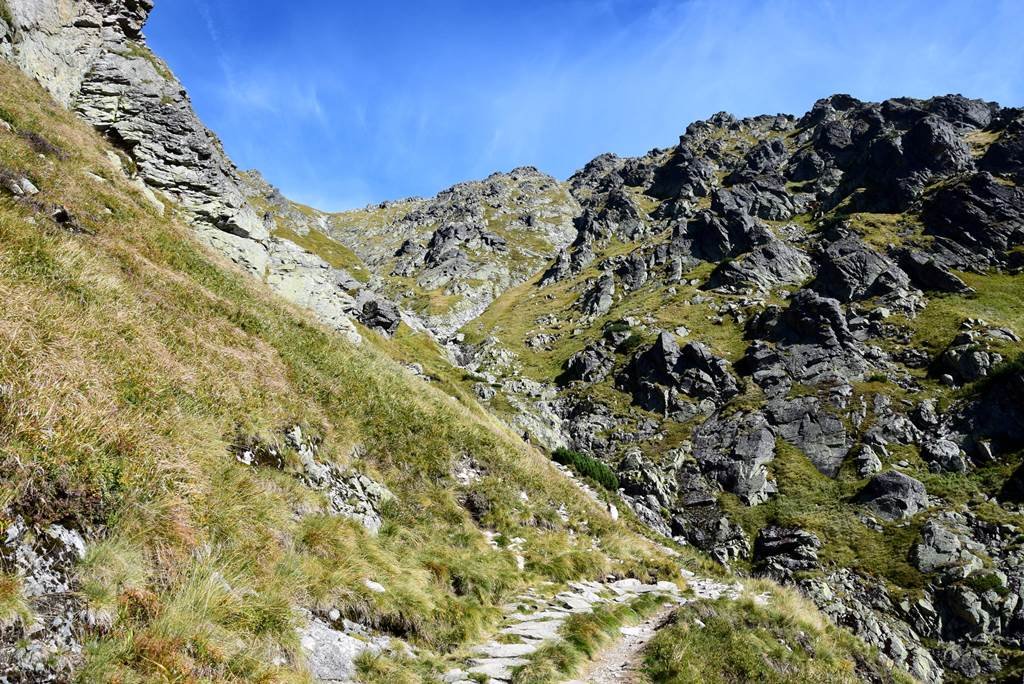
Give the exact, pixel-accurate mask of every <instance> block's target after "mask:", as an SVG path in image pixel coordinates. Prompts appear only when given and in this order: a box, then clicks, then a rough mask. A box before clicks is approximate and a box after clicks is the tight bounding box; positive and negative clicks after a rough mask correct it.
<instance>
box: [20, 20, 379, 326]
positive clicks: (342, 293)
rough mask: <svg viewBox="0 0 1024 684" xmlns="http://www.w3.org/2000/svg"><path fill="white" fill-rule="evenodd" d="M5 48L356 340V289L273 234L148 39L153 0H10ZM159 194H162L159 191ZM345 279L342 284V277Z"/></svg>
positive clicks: (271, 277)
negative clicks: (146, 31)
mask: <svg viewBox="0 0 1024 684" xmlns="http://www.w3.org/2000/svg"><path fill="white" fill-rule="evenodd" d="M7 6H8V8H9V15H10V16H9V18H10V19H11V24H10V25H7V22H6V21H2V24H3V27H0V28H4V30H3V32H2V33H0V35H2V40H0V54H3V55H4V56H5V57H6V58H7V59H9V60H10V61H12V62H14V63H15V64H17V65H18V66H19V67H20V68H21V69H22V70H23V71H25V73H27V74H28V75H30V76H32V77H33V78H35V79H36V80H38V81H39V83H40V84H42V85H43V86H44V87H45V88H46V89H47V90H48V91H49V92H50V93H51V94H52V95H53V96H54V98H55V99H56V100H57V101H58V102H60V103H61V104H63V105H65V106H66V107H68V108H70V109H72V110H74V111H75V112H77V113H78V114H79V115H80V116H81V117H82V118H83V119H85V120H86V121H87V122H89V123H90V124H92V125H93V126H95V127H96V128H97V129H98V130H100V131H102V132H103V133H104V134H105V135H106V136H107V137H108V138H109V139H110V140H111V141H112V142H113V143H114V144H115V145H116V146H117V147H118V148H119V149H121V150H123V151H124V153H125V154H126V155H127V157H128V158H129V159H130V167H131V168H130V170H129V173H131V174H133V175H135V176H136V177H137V179H138V181H139V183H140V185H141V186H143V187H144V188H145V189H146V191H147V192H148V193H152V192H155V193H163V194H166V195H167V196H168V197H170V198H172V199H173V200H174V201H175V202H176V203H177V204H178V205H179V206H180V207H181V208H182V209H183V210H185V212H187V215H188V219H189V221H190V222H191V223H192V224H193V225H194V227H195V230H196V232H197V234H198V236H199V237H200V239H201V240H202V241H203V242H205V243H206V244H208V245H210V246H211V247H213V248H214V249H215V250H217V251H218V252H220V253H221V254H223V255H224V256H226V257H227V258H229V259H230V260H231V261H233V262H235V263H236V264H238V265H239V266H240V267H241V268H243V269H245V270H246V271H248V272H249V273H251V274H253V275H254V276H256V277H258V278H261V279H264V280H265V281H266V282H267V283H268V285H270V286H271V287H272V288H274V289H275V290H276V291H278V292H279V293H280V294H282V295H283V296H285V297H286V298H288V299H290V300H292V301H294V302H295V303H297V304H300V305H302V306H305V307H307V308H310V309H311V310H313V312H314V313H315V314H316V315H317V316H318V317H319V318H320V319H321V320H322V321H324V322H325V323H327V324H328V325H331V326H332V327H334V328H335V329H337V330H339V331H342V332H344V333H345V334H346V335H348V336H349V337H350V338H351V339H358V337H359V334H358V333H357V332H356V330H355V328H354V327H353V325H352V323H351V319H352V317H353V316H355V315H357V314H358V310H357V302H356V296H357V295H358V289H359V288H355V289H351V288H350V289H346V288H345V286H344V285H345V284H346V283H348V282H349V280H350V279H346V278H344V277H343V274H339V273H336V271H335V269H333V268H332V267H331V265H330V264H328V263H327V262H325V261H324V260H323V259H320V258H318V257H316V256H314V255H312V254H309V253H308V252H306V251H304V250H302V249H299V248H297V247H296V246H295V245H294V244H292V243H290V242H287V241H282V240H276V239H274V238H272V237H271V227H272V226H273V223H274V219H273V218H272V217H271V216H269V215H267V214H265V213H261V212H260V211H258V210H257V209H256V208H255V207H254V206H253V204H252V203H251V202H250V201H249V199H248V197H247V193H248V192H251V190H250V188H249V187H248V185H247V183H246V180H245V179H244V178H243V177H242V175H241V174H240V172H239V171H238V169H237V168H236V167H235V165H234V164H233V163H232V162H231V160H230V159H229V158H228V157H227V156H226V155H225V154H224V151H223V148H222V147H221V144H220V141H219V140H218V139H217V137H216V135H214V134H213V133H212V132H211V131H210V130H209V129H207V128H206V127H205V126H204V125H203V123H202V122H201V121H200V120H199V118H198V117H197V116H196V114H195V111H194V110H193V108H192V104H191V102H190V101H189V98H188V94H187V93H186V92H185V89H184V88H183V87H182V85H181V83H180V82H179V81H178V80H177V79H176V78H175V77H174V75H173V74H172V73H171V71H170V69H168V68H167V66H166V65H165V64H164V63H163V62H161V61H160V60H159V58H157V57H156V56H155V55H153V53H152V52H150V50H149V48H148V47H146V44H145V38H144V36H143V35H142V27H143V26H144V24H145V22H146V19H147V18H148V16H149V12H150V11H151V10H152V8H153V3H152V2H150V1H149V0H138V1H137V0H110V1H104V0H89V1H86V0H75V1H68V0H10V1H9V2H8V3H7ZM152 201H154V202H157V203H159V201H160V200H159V197H158V196H157V195H152ZM339 283H342V284H341V285H339Z"/></svg>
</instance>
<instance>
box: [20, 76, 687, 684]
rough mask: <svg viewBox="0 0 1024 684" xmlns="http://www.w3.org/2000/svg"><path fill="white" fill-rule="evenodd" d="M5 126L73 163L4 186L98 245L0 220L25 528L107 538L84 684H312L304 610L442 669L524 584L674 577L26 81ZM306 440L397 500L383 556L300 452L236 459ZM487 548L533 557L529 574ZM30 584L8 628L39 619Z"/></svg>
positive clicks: (551, 476) (92, 585)
mask: <svg viewBox="0 0 1024 684" xmlns="http://www.w3.org/2000/svg"><path fill="white" fill-rule="evenodd" d="M0 108H2V111H0V115H2V116H3V117H4V119H5V120H7V121H9V122H10V123H12V124H13V125H14V126H15V127H16V128H17V129H18V130H19V131H31V132H35V133H38V134H39V135H41V136H43V137H44V138H46V139H47V140H49V141H51V142H52V143H54V144H55V145H56V146H57V147H59V148H60V149H61V150H63V151H64V152H65V155H63V156H56V155H48V156H44V157H40V155H39V154H37V153H36V151H34V150H32V149H31V147H30V146H29V145H28V144H27V143H26V141H25V140H24V139H23V138H21V137H19V136H18V135H13V134H5V133H0V166H2V167H3V168H5V169H10V170H14V171H17V172H18V173H24V174H27V175H28V176H29V177H30V178H32V180H33V182H34V183H35V184H36V185H37V186H38V187H39V188H41V190H42V193H41V194H40V195H39V196H38V197H37V198H35V201H37V202H38V203H39V204H40V205H57V204H60V205H63V206H66V207H67V209H68V211H69V212H70V213H71V214H72V215H73V216H74V217H75V218H76V220H77V221H78V222H79V223H80V224H81V225H82V226H83V228H85V229H86V230H88V232H89V234H88V235H72V234H69V233H67V232H65V231H63V230H61V229H59V228H58V227H57V226H56V225H54V224H53V223H52V222H51V221H50V220H49V219H48V218H47V212H46V211H41V210H39V208H38V207H35V206H33V205H30V204H24V203H16V202H14V201H12V200H10V199H9V198H3V199H0V299H2V300H3V301H4V302H5V306H4V307H3V309H2V311H0V349H2V350H3V353H2V354H0V386H2V387H3V393H2V397H0V443H3V444H4V445H5V454H4V456H5V457H4V459H3V460H2V463H0V470H2V475H3V479H2V485H0V503H2V504H3V506H2V509H3V510H4V511H5V512H6V513H5V514H6V515H7V516H8V519H6V520H5V521H4V522H3V527H4V528H6V525H7V524H8V523H9V522H11V519H12V518H13V517H14V516H21V517H23V518H26V519H28V520H29V521H32V522H35V523H37V524H40V525H45V524H48V523H50V522H61V523H62V524H65V525H69V526H72V527H76V528H80V529H84V530H93V531H94V532H93V534H94V535H95V536H94V537H93V538H92V539H91V540H90V541H91V543H90V547H89V551H88V555H87V558H86V560H85V562H84V563H83V565H82V567H81V570H80V574H79V578H78V581H79V585H80V587H81V591H80V594H81V598H82V600H83V602H84V608H85V609H86V610H87V612H88V614H89V615H90V616H91V619H92V622H93V624H95V625H96V628H95V629H94V630H92V631H91V632H90V633H89V634H88V635H87V642H88V643H87V648H86V653H85V659H84V663H83V664H82V669H81V671H80V677H81V678H82V679H83V681H114V680H118V681H125V682H131V681H142V680H149V679H154V678H163V679H174V680H191V679H204V680H209V681H228V680H235V681H237V680H244V681H304V679H305V675H304V674H303V665H302V657H301V654H300V652H299V648H298V642H297V638H296V627H297V626H298V623H299V621H300V618H299V617H298V615H297V614H296V610H295V609H296V607H298V606H308V607H312V608H328V607H336V608H338V609H339V610H340V611H341V612H342V613H343V614H344V615H346V616H349V617H352V618H354V619H360V620H362V621H364V622H366V623H368V624H371V625H373V626H376V627H378V628H379V629H382V630H385V631H388V632H390V633H392V634H396V635H401V636H404V637H406V638H407V639H408V640H410V641H411V642H412V643H414V644H416V645H417V646H419V647H421V648H422V649H423V650H424V652H426V653H428V654H429V653H437V654H444V653H447V652H449V651H452V650H454V649H457V648H459V647H460V646H461V645H463V644H466V643H468V642H471V641H472V640H473V639H475V638H477V637H478V636H479V635H480V634H483V633H484V632H485V631H487V630H489V629H491V628H492V627H493V626H494V624H495V623H496V620H497V619H498V610H497V608H496V606H497V605H499V604H500V603H501V601H502V599H503V598H504V597H505V596H507V595H509V594H511V592H513V591H515V590H516V589H517V588H519V587H521V586H523V585H525V584H528V583H532V582H537V581H541V580H550V581H555V582H561V581H565V580H568V579H574V578H580V577H599V576H602V575H604V574H605V573H607V572H616V573H618V574H622V575H634V576H638V577H640V578H642V579H648V580H649V579H655V578H659V577H665V578H668V577H669V576H670V575H674V574H675V573H676V571H675V568H674V566H673V565H672V563H670V562H669V561H668V560H667V559H666V558H665V557H664V556H663V555H662V554H661V553H660V552H659V551H658V550H657V549H655V548H654V547H653V546H652V545H651V544H649V543H648V542H646V541H645V540H643V539H642V538H640V537H638V536H637V535H635V534H632V533H630V532H628V531H627V530H626V529H625V528H624V527H623V526H621V525H616V524H613V523H612V522H611V521H610V519H608V517H607V516H606V515H605V514H604V513H603V512H602V511H600V510H599V509H598V507H597V506H596V505H595V504H593V503H592V502H590V501H589V500H588V499H587V497H582V496H580V495H579V492H578V491H577V490H576V489H575V488H574V487H573V485H572V484H571V483H570V482H568V481H566V479H565V478H563V477H561V476H560V474H558V473H557V471H555V470H554V469H553V468H552V467H551V465H550V464H549V463H547V462H546V459H544V458H543V457H542V456H541V455H539V454H537V453H536V452H535V451H533V450H531V449H529V448H528V447H526V446H525V445H524V444H523V443H522V442H521V441H520V440H518V439H517V438H515V437H514V436H513V435H511V433H510V432H509V431H508V430H507V429H506V428H504V427H499V426H498V423H497V421H495V420H494V419H493V418H491V417H489V416H488V415H487V414H486V413H485V412H484V411H482V410H481V409H480V408H479V407H478V406H476V405H475V404H474V403H471V400H468V399H465V400H464V401H465V403H462V402H457V401H454V400H452V399H451V398H450V397H449V396H448V395H446V394H444V393H442V392H441V391H440V390H439V389H437V388H433V387H430V386H427V385H424V384H423V383H421V382H418V381H413V380H412V379H411V378H410V376H409V374H408V373H407V372H405V371H404V370H403V369H401V368H400V367H398V366H397V365H396V364H395V363H393V362H392V361H390V360H389V359H387V358H386V357H385V355H384V354H382V353H381V351H380V349H381V348H383V347H387V346H388V344H389V343H387V342H385V341H383V340H377V339H374V341H373V342H372V343H371V344H368V345H364V348H354V347H352V346H351V345H349V344H347V343H346V342H344V341H343V340H341V339H340V338H338V337H337V336H335V335H333V334H330V333H329V332H327V331H325V330H324V329H323V328H322V327H320V326H318V325H316V324H315V323H313V322H312V321H311V319H310V317H309V316H308V315H307V314H306V313H305V312H302V311H299V310H298V309H296V308H295V307H292V306H289V305H286V304H284V303H282V302H281V301H280V300H278V299H277V298H275V297H273V296H271V295H269V294H268V293H266V292H265V291H264V290H263V289H261V288H260V287H259V286H258V285H257V284H256V283H254V282H253V281H251V280H249V279H248V278H246V277H244V276H243V275H241V274H239V273H237V272H236V271H234V270H233V269H232V268H230V267H229V266H227V265H226V264H225V263H224V262H223V260H221V259H218V258H217V257H215V256H211V255H210V254H209V253H208V252H207V251H206V250H204V249H202V248H201V247H199V246H198V245H197V244H196V243H195V242H193V240H192V239H191V234H190V232H189V230H188V229H187V227H185V226H184V225H183V224H182V223H180V222H179V221H177V220H176V219H174V218H173V211H172V212H168V216H167V217H161V216H157V215H156V214H155V213H154V212H153V210H152V208H151V207H150V205H149V204H148V203H147V202H146V200H145V199H144V198H143V197H142V196H141V194H140V193H139V192H138V191H137V190H135V189H134V188H132V187H131V186H130V184H129V183H128V182H127V181H126V180H125V179H123V178H122V177H121V175H120V172H118V171H115V170H113V169H112V168H111V167H110V165H109V162H108V160H107V158H106V152H107V151H108V150H109V149H110V148H109V147H108V146H107V145H106V144H105V143H104V142H103V141H102V140H101V139H100V138H99V136H98V135H97V134H96V133H94V132H93V131H92V130H91V129H89V128H88V127H86V126H85V125H83V124H81V123H80V122H78V121H77V120H76V119H75V118H74V117H73V116H72V115H71V114H69V113H67V112H66V111H64V110H62V109H60V108H59V107H57V106H56V105H55V104H54V103H52V101H50V100H49V98H48V97H46V95H45V94H44V93H43V92H42V90H41V89H40V88H39V87H38V86H36V85H35V84H32V83H30V82H29V81H28V80H27V79H25V78H24V77H23V76H21V75H20V74H19V73H18V72H16V71H15V70H14V69H12V68H11V67H9V66H6V65H0ZM172 209H173V207H172ZM393 353H394V354H395V355H399V352H393ZM291 424H301V425H303V426H304V429H305V431H306V432H308V433H311V434H315V435H318V436H319V437H320V438H322V440H323V445H324V446H323V450H322V452H321V454H320V457H321V458H323V459H325V460H334V461H336V462H338V463H341V464H346V463H353V464H355V465H358V466H359V468H360V469H361V470H363V471H365V472H368V473H369V474H370V475H372V476H373V477H375V478H378V479H380V480H382V481H384V482H385V483H386V484H387V485H388V487H389V488H391V489H392V491H394V492H395V493H396V495H397V496H398V504H397V505H396V506H394V507H392V508H391V509H389V510H388V511H386V516H385V524H384V527H383V529H382V531H381V533H380V535H379V536H378V537H371V536H369V535H368V534H367V533H366V532H365V531H364V530H363V529H362V528H361V527H359V526H358V525H356V524H355V523H352V522H350V521H346V520H342V519H338V518H335V517H333V516H330V515H325V514H323V513H322V511H323V510H324V502H323V500H322V498H321V496H320V495H319V494H317V493H315V492H312V491H310V490H308V489H306V488H305V487H303V486H301V485H300V484H299V482H298V480H297V479H296V478H295V477H293V476H292V472H294V470H295V468H296V467H297V458H296V456H295V455H294V454H288V453H286V454H285V460H286V463H287V465H286V469H285V472H278V471H275V470H272V469H264V470H254V469H251V468H245V467H242V466H240V465H238V464H237V463H235V462H234V460H233V458H232V457H231V456H230V453H229V449H228V447H229V446H230V444H231V442H232V441H233V440H234V439H235V436H236V435H259V436H262V437H264V438H265V439H268V440H269V439H275V438H277V436H279V435H280V430H281V429H282V428H283V427H285V426H287V425H291ZM357 445H358V446H359V449H355V447H356V446H357ZM465 458H469V459H472V460H473V461H474V462H475V463H476V464H477V465H478V467H479V469H480V470H481V471H482V473H483V477H482V479H481V480H480V481H479V482H477V483H475V484H474V485H473V486H472V489H473V490H474V491H473V493H474V495H475V496H477V497H478V499H479V501H482V502H483V503H482V504H481V505H480V506H478V507H477V508H476V510H475V515H476V516H477V517H476V518H475V519H474V518H471V517H470V516H469V514H468V513H467V511H466V509H465V508H464V507H463V506H462V499H463V498H464V496H465V495H466V493H467V492H466V491H464V490H463V489H462V488H460V487H459V486H458V485H457V483H456V482H455V481H454V479H453V478H452V468H453V464H454V463H455V462H456V461H458V460H460V459H465ZM521 492H527V493H528V497H527V498H526V499H525V500H524V499H523V498H522V497H521V496H520V493H521ZM561 506H564V507H565V510H567V511H568V514H569V522H568V523H565V522H562V519H561V518H560V516H559V514H558V509H559V508H560V507H561ZM481 527H485V528H489V529H493V530H495V531H497V532H499V533H501V534H502V536H503V537H504V538H512V537H516V536H520V537H523V538H525V539H526V543H525V544H524V554H525V556H526V572H525V573H522V574H520V573H518V572H517V570H516V567H515V558H514V556H513V554H511V553H507V552H504V551H499V552H495V551H493V550H492V549H490V548H489V547H488V546H487V544H486V543H485V540H484V538H483V536H482V535H481V533H480V528H481ZM13 578H14V576H13V575H10V574H8V575H5V576H4V577H3V582H0V605H3V606H14V607H13V608H11V609H10V610H7V609H6V608H4V610H5V616H4V619H17V615H18V614H19V613H20V612H21V609H20V608H19V605H20V603H19V595H20V592H19V590H18V589H17V584H18V583H17V581H16V579H13ZM366 579H374V580H375V581H378V582H380V583H381V584H383V585H384V586H385V587H386V589H387V590H386V592H384V593H382V594H379V593H375V592H372V591H370V590H368V589H367V587H366V586H365V582H364V580H366ZM3 592H6V593H5V594H4V593H3ZM29 603H31V602H29ZM28 608H36V607H35V606H32V605H29V606H28Z"/></svg>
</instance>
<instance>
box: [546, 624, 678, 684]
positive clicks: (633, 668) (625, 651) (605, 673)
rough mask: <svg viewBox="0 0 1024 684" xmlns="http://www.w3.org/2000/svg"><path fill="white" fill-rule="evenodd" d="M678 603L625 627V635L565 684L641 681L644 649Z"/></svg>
mask: <svg viewBox="0 0 1024 684" xmlns="http://www.w3.org/2000/svg"><path fill="white" fill-rule="evenodd" d="M676 608H677V606H675V605H668V606H662V608H661V609H660V610H658V612H657V613H655V614H654V615H652V616H651V617H649V618H647V619H646V620H644V621H643V622H641V623H640V624H639V625H636V626H635V627H623V628H622V638H621V639H619V641H617V642H616V643H614V644H612V645H611V646H609V647H608V648H607V649H605V650H604V651H602V652H601V653H600V654H598V656H597V658H595V659H594V660H592V661H591V662H590V663H589V664H588V665H587V667H586V668H584V670H583V672H581V673H580V675H579V676H578V677H577V678H576V679H574V680H572V681H571V682H567V683H566V684H634V683H637V682H642V681H644V680H643V677H642V676H641V674H640V672H641V668H642V666H643V650H644V648H645V647H646V646H647V644H648V642H650V640H651V639H653V638H654V635H655V634H656V633H657V632H658V630H659V629H661V628H662V627H664V626H665V624H666V623H667V622H668V620H669V618H670V617H672V612H673V611H674V610H675V609H676Z"/></svg>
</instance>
